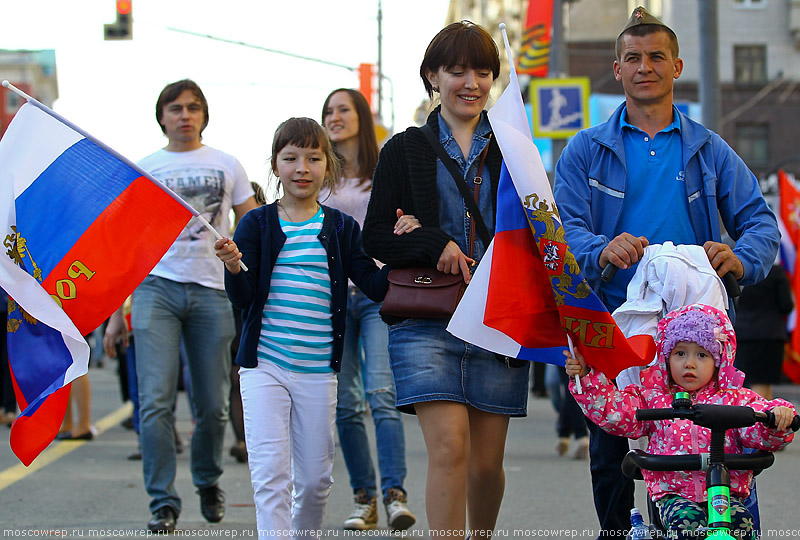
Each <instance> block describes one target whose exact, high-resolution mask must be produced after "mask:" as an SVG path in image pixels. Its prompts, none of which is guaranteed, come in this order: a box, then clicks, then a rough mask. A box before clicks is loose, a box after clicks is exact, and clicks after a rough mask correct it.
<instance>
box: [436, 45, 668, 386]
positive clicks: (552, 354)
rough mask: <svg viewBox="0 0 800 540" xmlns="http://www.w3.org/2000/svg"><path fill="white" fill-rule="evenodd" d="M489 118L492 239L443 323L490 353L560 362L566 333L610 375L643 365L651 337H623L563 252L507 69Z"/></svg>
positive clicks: (557, 224)
mask: <svg viewBox="0 0 800 540" xmlns="http://www.w3.org/2000/svg"><path fill="white" fill-rule="evenodd" d="M510 56H511V53H510V51H509V58H510ZM489 121H490V123H491V125H492V131H493V132H494V136H495V137H496V138H497V143H498V145H499V146H500V150H501V152H502V154H503V166H502V168H501V172H500V178H499V183H498V191H497V215H496V224H495V236H494V239H493V240H492V242H491V243H490V245H489V248H488V249H487V252H486V254H485V255H484V258H483V259H482V260H481V262H480V265H479V266H478V269H477V270H476V271H475V274H474V276H473V277H472V281H471V282H470V285H469V287H467V291H466V293H465V294H464V297H463V298H462V299H461V302H460V303H459V305H458V308H457V309H456V312H455V313H454V314H453V317H452V319H451V320H450V324H449V325H448V327H447V329H448V330H449V331H450V333H452V334H453V335H455V336H456V337H459V338H460V339H463V340H464V341H467V342H469V343H473V344H475V345H478V346H480V347H483V348H484V349H487V350H490V351H492V352H495V353H499V354H502V355H505V356H510V357H513V358H518V359H523V360H533V361H537V362H547V363H551V364H558V365H563V364H564V359H565V358H564V351H565V350H566V349H567V347H568V344H567V332H569V334H570V335H571V336H572V340H573V343H575V345H576V347H577V348H578V349H579V350H580V351H581V353H582V354H583V356H584V358H585V359H586V361H587V363H589V364H590V365H592V366H593V367H595V368H597V369H599V370H600V371H602V372H603V373H605V374H606V376H608V377H611V378H614V377H616V376H617V374H618V373H619V372H620V371H621V370H623V369H625V368H628V367H632V366H640V365H646V364H648V363H649V362H650V360H651V359H652V358H653V356H654V354H655V344H654V343H653V339H652V337H651V336H633V337H631V338H628V339H626V338H625V336H624V335H623V334H622V331H621V330H620V329H619V328H618V327H617V325H616V323H615V322H614V319H613V317H612V316H611V314H610V313H609V312H608V310H607V309H606V308H605V306H604V305H603V303H602V302H601V301H600V299H599V298H598V297H597V295H595V294H594V292H592V290H591V288H590V287H589V284H588V283H587V282H586V279H584V277H583V275H582V274H581V271H580V268H579V267H578V263H577V261H576V260H575V257H574V256H573V255H572V253H571V252H570V249H569V244H568V243H567V240H566V236H565V233H564V227H563V226H562V224H561V220H560V218H559V215H558V208H557V207H556V204H555V200H554V197H553V192H552V190H551V188H550V182H549V181H548V178H547V173H546V172H545V169H544V165H543V164H542V158H541V156H540V155H539V151H538V150H537V149H536V146H535V145H534V143H533V138H532V137H531V131H530V126H529V125H528V118H527V115H526V114H525V108H524V105H523V103H522V94H521V92H520V88H519V82H518V81H517V76H516V73H514V71H513V69H512V71H511V76H510V82H509V85H508V87H507V88H506V89H505V91H504V92H503V95H502V96H500V99H498V100H497V103H496V104H495V105H494V107H492V109H491V110H490V111H489Z"/></svg>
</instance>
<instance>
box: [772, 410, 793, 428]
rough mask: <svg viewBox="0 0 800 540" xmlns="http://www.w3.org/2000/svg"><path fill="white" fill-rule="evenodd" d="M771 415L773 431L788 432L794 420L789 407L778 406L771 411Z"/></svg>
mask: <svg viewBox="0 0 800 540" xmlns="http://www.w3.org/2000/svg"><path fill="white" fill-rule="evenodd" d="M772 414H773V415H775V429H776V430H778V431H788V430H789V426H790V425H791V424H792V421H793V420H794V411H793V410H792V409H790V408H789V407H784V406H778V407H775V408H774V409H772Z"/></svg>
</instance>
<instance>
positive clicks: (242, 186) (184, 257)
mask: <svg viewBox="0 0 800 540" xmlns="http://www.w3.org/2000/svg"><path fill="white" fill-rule="evenodd" d="M139 166H140V167H142V168H143V169H144V170H145V171H147V172H149V173H150V174H152V175H153V177H155V178H156V179H157V180H158V181H160V182H161V183H162V184H164V185H165V186H167V187H168V188H169V189H171V190H172V191H174V192H175V193H176V194H178V196H180V197H181V198H182V199H183V200H184V201H186V202H187V203H188V204H189V205H191V206H192V207H193V208H194V209H195V210H197V211H198V212H199V213H200V215H202V216H203V217H204V218H205V219H206V220H207V221H208V222H209V223H210V224H211V225H212V226H213V227H214V228H215V229H216V230H217V231H218V232H219V233H220V234H222V235H223V236H229V235H230V232H229V231H230V230H231V219H230V213H231V208H232V207H233V206H234V205H238V204H242V203H243V202H245V201H247V199H248V198H249V197H251V196H253V188H252V187H250V182H249V181H248V179H247V173H246V172H245V170H244V167H242V164H241V163H239V160H238V159H236V158H235V157H233V156H232V155H230V154H226V153H225V152H222V151H220V150H216V149H214V148H211V147H209V146H202V147H200V148H198V149H197V150H191V151H189V152H168V151H167V150H164V149H163V148H162V149H161V150H158V151H157V152H155V153H153V154H150V155H149V156H147V157H146V158H144V159H142V160H141V161H139ZM154 218H155V219H158V216H154ZM215 240H216V238H215V237H214V235H213V233H212V232H211V231H209V230H208V229H207V228H206V227H205V226H204V225H202V224H201V223H200V222H199V221H198V220H197V219H195V218H192V219H191V220H190V221H189V223H188V224H187V225H186V227H185V228H184V229H183V231H181V234H180V235H179V236H178V238H177V239H176V240H175V242H174V243H173V244H172V246H170V248H169V250H168V251H167V252H166V253H165V254H164V256H163V257H162V258H161V261H160V262H159V263H158V264H157V265H156V267H155V268H153V270H152V271H151V272H150V274H151V275H154V276H160V277H163V278H166V279H170V280H172V281H178V282H180V283H198V284H200V285H203V286H205V287H210V288H212V289H219V290H225V284H224V280H223V276H224V266H223V265H222V263H220V261H219V259H217V257H216V256H215V255H214V241H215Z"/></svg>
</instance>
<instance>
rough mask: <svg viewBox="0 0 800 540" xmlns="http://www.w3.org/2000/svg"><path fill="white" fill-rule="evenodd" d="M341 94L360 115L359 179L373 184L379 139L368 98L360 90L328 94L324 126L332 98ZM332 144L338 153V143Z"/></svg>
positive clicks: (346, 89)
mask: <svg viewBox="0 0 800 540" xmlns="http://www.w3.org/2000/svg"><path fill="white" fill-rule="evenodd" d="M339 92H345V93H347V95H348V96H350V100H351V101H352V102H353V107H354V108H355V110H356V114H358V163H357V166H358V168H357V172H358V177H359V178H361V179H362V180H361V184H367V183H369V184H371V183H372V173H374V172H375V166H376V165H377V164H378V138H377V137H376V135H375V122H374V121H373V120H372V110H371V109H370V108H369V103H367V98H365V97H364V95H363V94H362V93H361V92H359V91H358V90H353V89H352V88H337V89H336V90H334V91H333V92H331V93H330V94H328V97H326V98H325V103H324V104H323V105H322V125H323V126H324V125H325V116H326V112H327V110H328V105H329V104H330V101H331V98H332V97H333V95H334V94H337V93H339ZM331 144H333V149H334V151H336V143H335V142H331ZM337 155H338V153H337ZM337 181H338V179H337Z"/></svg>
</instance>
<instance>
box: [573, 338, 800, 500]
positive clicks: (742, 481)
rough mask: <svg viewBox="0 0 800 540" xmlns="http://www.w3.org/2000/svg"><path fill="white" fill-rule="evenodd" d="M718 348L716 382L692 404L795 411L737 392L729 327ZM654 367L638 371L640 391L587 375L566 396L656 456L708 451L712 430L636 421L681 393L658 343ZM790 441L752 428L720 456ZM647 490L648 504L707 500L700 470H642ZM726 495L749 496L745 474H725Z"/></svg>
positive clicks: (736, 435) (731, 435)
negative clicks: (673, 498) (639, 413)
mask: <svg viewBox="0 0 800 540" xmlns="http://www.w3.org/2000/svg"><path fill="white" fill-rule="evenodd" d="M725 333H726V334H727V342H726V343H725V347H724V349H723V354H722V358H721V364H720V368H719V373H718V377H717V380H716V381H711V382H710V383H709V384H707V385H706V386H704V387H703V388H701V389H699V390H697V391H695V392H692V393H690V397H691V401H692V403H710V404H715V405H746V406H748V407H752V408H753V409H754V410H756V411H766V410H769V409H772V408H774V407H777V406H779V405H783V406H785V407H789V408H791V409H792V410H794V407H793V406H792V404H791V403H789V402H788V401H785V400H783V399H774V400H772V401H767V400H766V399H764V398H762V397H761V396H759V395H758V394H756V393H755V392H753V391H752V390H749V389H747V388H742V382H743V381H744V374H743V373H742V372H741V371H739V370H738V369H736V368H735V367H733V358H734V356H735V352H736V337H735V334H734V333H733V329H732V328H730V329H729V332H728V331H726V332H725ZM656 356H657V358H659V362H658V364H656V365H653V366H652V367H649V368H647V369H645V370H643V371H642V374H641V379H642V385H643V386H636V385H629V386H628V387H626V388H625V389H624V390H622V391H620V390H618V389H617V387H616V386H614V384H612V383H611V382H609V381H608V379H607V378H606V377H605V375H603V374H602V373H600V372H599V371H595V370H591V371H590V372H589V374H588V375H586V376H585V377H583V378H582V379H581V386H582V387H583V393H582V394H576V389H575V381H574V380H571V381H570V385H569V388H570V392H571V393H572V395H573V396H575V399H576V400H577V402H578V404H579V405H580V407H581V409H583V412H584V414H585V415H586V416H587V417H588V418H589V419H590V420H591V421H592V422H594V423H595V424H597V425H598V426H600V427H601V428H602V429H604V430H606V431H607V432H609V433H611V434H614V435H619V436H622V437H628V438H631V439H638V438H639V437H642V436H645V435H646V436H648V437H649V438H650V443H649V445H648V448H647V451H648V452H649V453H651V454H657V455H680V454H697V453H701V452H708V451H709V447H710V444H711V431H710V430H709V429H707V428H704V427H700V426H696V425H695V424H694V423H692V422H691V421H689V420H659V421H655V422H638V421H637V420H636V418H635V416H634V415H635V413H636V410H637V409H658V408H669V407H672V398H673V395H674V393H675V392H679V391H684V390H683V389H682V388H681V387H679V386H677V385H675V384H670V383H669V379H668V377H667V367H666V361H665V359H664V357H663V353H662V351H661V345H660V343H659V345H658V348H657V353H656ZM793 438H794V433H793V432H791V431H788V432H779V431H777V430H774V429H770V428H767V427H766V426H764V425H763V424H760V423H759V424H756V425H754V426H752V427H748V428H740V429H736V430H728V433H727V436H726V438H725V452H728V453H741V452H742V448H743V447H747V448H756V449H760V450H767V451H775V450H778V449H780V448H782V447H783V446H785V445H786V444H788V443H789V442H791V441H792V439H793ZM642 474H643V476H644V479H645V482H646V484H647V491H648V493H649V494H650V497H651V498H652V499H653V500H658V499H661V498H662V497H665V496H667V495H679V496H682V497H685V498H688V499H691V500H693V501H695V502H705V501H706V479H705V474H706V473H705V472H704V471H679V472H653V471H642ZM730 475H731V493H732V494H733V495H735V496H737V497H740V498H744V497H747V496H748V495H749V494H750V483H751V482H750V481H751V479H752V475H753V473H752V472H750V471H730Z"/></svg>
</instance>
